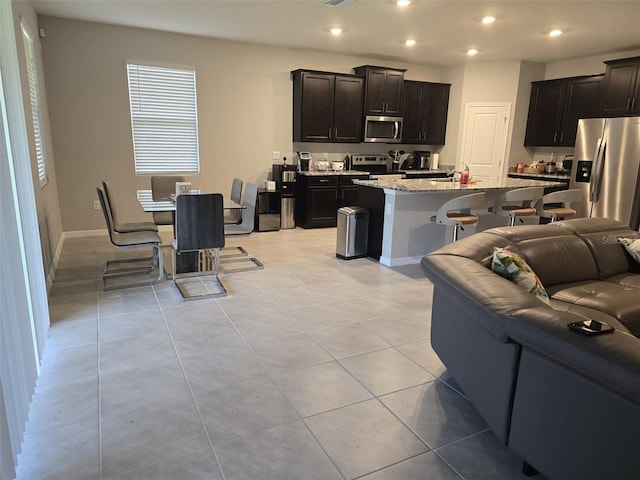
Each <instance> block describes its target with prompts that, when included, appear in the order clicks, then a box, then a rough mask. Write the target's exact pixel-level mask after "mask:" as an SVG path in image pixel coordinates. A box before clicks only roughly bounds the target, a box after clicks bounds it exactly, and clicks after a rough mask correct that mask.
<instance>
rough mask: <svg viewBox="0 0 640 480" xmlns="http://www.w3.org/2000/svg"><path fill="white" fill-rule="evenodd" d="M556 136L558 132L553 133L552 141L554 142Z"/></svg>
mask: <svg viewBox="0 0 640 480" xmlns="http://www.w3.org/2000/svg"><path fill="white" fill-rule="evenodd" d="M557 138H558V132H555V133H554V134H553V143H556V139H557Z"/></svg>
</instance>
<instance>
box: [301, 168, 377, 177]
mask: <svg viewBox="0 0 640 480" xmlns="http://www.w3.org/2000/svg"><path fill="white" fill-rule="evenodd" d="M298 175H306V176H309V177H322V176H326V175H369V172H361V171H359V170H340V171H333V170H311V171H309V172H298Z"/></svg>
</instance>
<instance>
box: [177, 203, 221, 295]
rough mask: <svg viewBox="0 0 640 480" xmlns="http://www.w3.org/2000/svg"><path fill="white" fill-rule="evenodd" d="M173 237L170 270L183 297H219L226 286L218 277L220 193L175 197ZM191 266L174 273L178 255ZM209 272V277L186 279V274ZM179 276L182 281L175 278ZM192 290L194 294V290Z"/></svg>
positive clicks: (189, 275) (193, 275) (194, 275)
mask: <svg viewBox="0 0 640 480" xmlns="http://www.w3.org/2000/svg"><path fill="white" fill-rule="evenodd" d="M175 215H176V223H175V233H176V235H175V238H174V239H173V241H172V242H171V274H172V276H173V280H174V282H175V284H176V286H177V287H178V289H179V290H180V293H181V294H182V296H183V297H184V298H194V297H198V298H203V297H212V296H215V297H220V296H225V295H227V290H226V288H225V287H224V285H223V284H222V282H221V281H220V278H219V277H218V273H219V271H220V250H221V249H222V248H223V247H224V243H225V238H224V208H223V197H222V195H221V194H219V193H207V194H196V195H193V194H192V195H178V197H176V211H175ZM180 257H183V258H188V259H189V260H190V261H187V262H182V263H183V265H184V264H187V265H189V266H190V267H191V268H190V270H191V271H189V272H181V273H178V272H177V270H178V261H179V258H180ZM203 275H208V276H211V275H212V276H213V280H212V281H206V282H205V281H202V280H201V279H198V278H196V279H195V280H196V281H187V280H186V279H187V278H189V277H201V276H203ZM179 279H185V281H182V282H178V281H177V280H179ZM194 292H195V294H194Z"/></svg>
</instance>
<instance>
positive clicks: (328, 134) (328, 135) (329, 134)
mask: <svg viewBox="0 0 640 480" xmlns="http://www.w3.org/2000/svg"><path fill="white" fill-rule="evenodd" d="M327 138H331V127H329V133H327Z"/></svg>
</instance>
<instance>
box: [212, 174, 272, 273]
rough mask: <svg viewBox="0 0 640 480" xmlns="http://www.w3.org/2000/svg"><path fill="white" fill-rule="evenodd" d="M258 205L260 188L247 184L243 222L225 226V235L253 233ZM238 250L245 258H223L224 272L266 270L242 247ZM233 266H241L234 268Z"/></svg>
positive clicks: (236, 256) (235, 256)
mask: <svg viewBox="0 0 640 480" xmlns="http://www.w3.org/2000/svg"><path fill="white" fill-rule="evenodd" d="M257 203H258V186H257V185H256V184H255V183H247V186H246V188H245V191H244V202H243V206H244V207H245V208H243V209H242V221H241V222H240V223H239V224H237V225H225V226H224V234H225V235H248V234H250V233H251V232H253V229H254V226H255V217H256V205H257ZM237 249H238V250H239V251H240V252H242V254H243V256H240V257H239V256H238V255H229V256H223V257H222V260H221V262H220V263H221V265H222V271H224V272H225V273H234V272H244V271H247V270H256V269H262V268H264V265H263V264H262V262H260V260H258V259H257V258H255V257H251V256H249V254H248V252H247V250H246V249H245V248H243V247H241V246H239V247H237ZM245 262H251V263H252V265H251V266H246V265H247V264H246V263H245ZM231 264H239V265H238V266H236V267H235V268H232V267H231V266H230V265H231Z"/></svg>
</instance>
